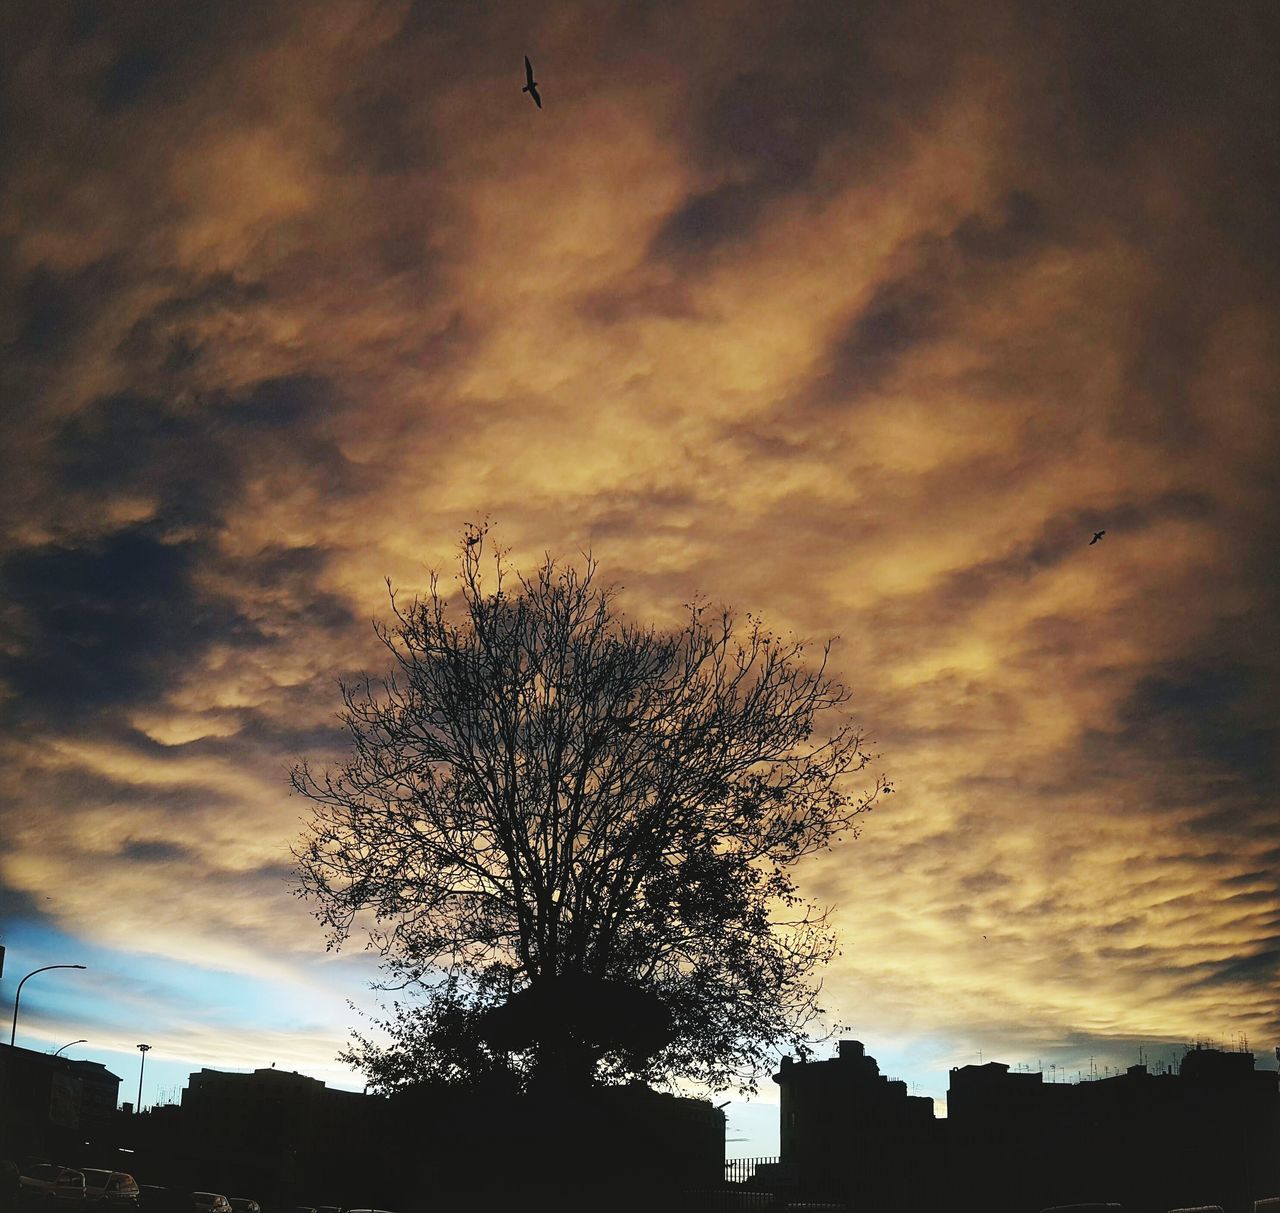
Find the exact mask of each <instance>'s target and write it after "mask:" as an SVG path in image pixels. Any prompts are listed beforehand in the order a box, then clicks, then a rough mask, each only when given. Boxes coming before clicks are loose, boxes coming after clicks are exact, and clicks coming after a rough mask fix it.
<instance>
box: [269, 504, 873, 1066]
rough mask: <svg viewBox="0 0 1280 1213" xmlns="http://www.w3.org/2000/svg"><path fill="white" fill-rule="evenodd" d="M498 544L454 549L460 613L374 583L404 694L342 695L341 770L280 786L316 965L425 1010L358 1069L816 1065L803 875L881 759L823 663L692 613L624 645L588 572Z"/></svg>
mask: <svg viewBox="0 0 1280 1213" xmlns="http://www.w3.org/2000/svg"><path fill="white" fill-rule="evenodd" d="M486 538H487V534H486V530H485V529H484V528H471V529H469V530H468V532H467V533H466V534H465V535H464V536H463V539H462V542H461V543H460V545H459V576H458V578H457V580H458V584H459V590H460V594H461V602H460V604H458V606H457V609H456V610H455V609H453V608H452V607H451V606H450V604H449V603H448V602H447V601H446V599H445V597H444V596H443V594H442V591H441V588H440V585H439V582H438V579H437V577H436V576H433V577H432V580H431V585H430V591H429V593H428V594H427V596H426V597H425V598H424V599H421V600H415V601H414V602H413V603H411V604H410V605H408V606H405V607H402V606H401V605H400V603H399V602H398V601H397V598H396V595H395V592H394V591H392V590H391V587H390V583H388V590H389V592H390V593H391V607H392V614H393V617H394V618H393V621H392V622H391V623H390V624H389V625H386V626H383V625H377V631H378V635H379V638H380V639H381V640H382V642H383V644H384V645H385V646H386V648H387V650H388V652H389V654H390V655H391V657H392V659H393V666H392V671H391V673H390V674H389V675H388V676H387V677H385V678H381V679H370V678H368V677H365V678H364V679H363V680H361V681H359V682H358V683H355V684H351V685H344V686H343V687H342V697H343V702H344V705H345V710H344V712H343V721H344V724H345V727H346V731H347V733H348V735H349V739H350V743H351V756H350V758H349V760H348V761H347V762H346V763H345V765H343V766H342V767H341V768H340V769H337V770H330V771H326V772H324V773H323V774H316V773H314V772H313V771H312V770H311V769H310V768H309V767H308V766H307V765H306V764H305V763H304V764H302V765H300V766H299V767H297V768H295V769H294V771H293V774H292V782H293V786H294V787H295V789H296V790H297V791H299V792H300V793H302V794H303V795H304V796H306V797H308V798H309V799H310V800H311V801H312V802H314V816H313V819H312V821H311V822H310V825H309V827H308V829H307V832H306V834H305V835H304V837H303V839H302V842H301V844H300V845H299V847H298V848H297V850H296V851H295V858H296V859H297V876H298V881H297V891H298V892H299V894H300V895H302V896H304V897H307V898H309V899H311V900H312V901H313V903H314V905H315V907H316V916H317V917H318V918H319V919H320V920H321V921H323V922H324V923H325V924H326V925H327V927H328V929H329V932H330V946H331V947H333V946H338V945H340V944H341V943H342V942H343V941H344V940H345V939H347V938H348V936H349V935H350V933H351V932H352V931H353V930H358V929H364V930H367V931H368V933H369V937H370V941H371V943H372V945H373V946H374V947H376V948H377V949H378V950H379V951H380V952H381V954H382V957H383V961H384V966H385V969H386V970H387V972H388V975H389V979H388V981H386V982H384V983H382V984H381V988H383V989H391V988H397V989H406V988H407V989H409V990H411V991H412V992H413V994H414V997H413V998H412V1000H406V1001H400V1002H396V1003H395V1004H393V1006H392V1008H391V1009H390V1014H389V1017H388V1018H387V1019H386V1020H383V1021H381V1023H382V1026H383V1027H384V1028H385V1029H386V1030H387V1031H388V1032H389V1034H390V1039H389V1042H388V1043H383V1044H378V1043H375V1042H373V1041H371V1040H368V1039H366V1038H363V1037H360V1036H359V1035H357V1036H356V1037H355V1040H356V1044H355V1046H353V1048H351V1049H350V1050H349V1051H348V1052H347V1054H345V1056H346V1058H347V1060H349V1061H352V1062H354V1063H356V1064H357V1065H359V1066H360V1067H361V1068H363V1069H364V1070H365V1072H366V1073H367V1074H368V1075H369V1077H370V1078H371V1080H372V1081H373V1083H374V1084H375V1085H376V1086H378V1087H381V1088H384V1089H385V1088H390V1087H394V1086H397V1085H400V1084H402V1083H405V1082H408V1081H414V1080H423V1079H427V1080H432V1079H434V1080H439V1081H449V1082H458V1081H465V1082H474V1081H477V1080H484V1079H489V1080H493V1079H497V1078H501V1077H502V1076H504V1075H505V1076H506V1077H508V1078H511V1079H515V1080H525V1079H529V1078H530V1077H532V1078H534V1079H541V1080H546V1081H548V1082H550V1081H551V1080H553V1079H554V1080H558V1081H559V1082H561V1083H572V1082H575V1081H577V1082H586V1081H591V1080H601V1081H611V1080H622V1079H629V1078H636V1077H639V1078H646V1079H662V1078H666V1079H670V1078H673V1077H676V1076H683V1077H686V1078H692V1079H696V1080H701V1081H704V1082H706V1083H708V1084H710V1085H712V1086H714V1087H720V1088H723V1087H726V1086H729V1085H733V1084H734V1083H736V1084H737V1085H738V1086H739V1087H741V1088H745V1089H751V1088H753V1086H754V1079H753V1075H754V1074H755V1073H756V1072H757V1071H758V1070H759V1069H760V1067H761V1066H762V1064H764V1063H765V1062H766V1060H767V1059H768V1058H769V1057H770V1056H771V1054H772V1053H774V1052H776V1051H778V1050H783V1049H789V1050H802V1049H803V1047H804V1042H805V1035H806V1029H807V1028H808V1027H809V1026H810V1025H811V1024H812V1021H813V1019H814V1017H815V1015H817V1014H818V1007H817V1004H816V997H817V990H818V985H819V983H818V982H817V981H816V980H815V974H816V971H817V970H818V968H819V967H820V966H821V965H822V964H823V963H824V962H826V961H827V960H828V959H829V958H830V957H831V955H832V954H833V951H834V937H833V934H832V932H831V931H830V929H829V926H828V922H827V913H826V912H825V911H823V912H818V911H816V910H815V909H814V908H813V907H811V906H809V905H807V904H806V903H805V902H804V901H803V899H802V898H801V897H800V896H799V895H798V893H797V891H796V888H795V885H794V883H793V881H792V876H791V869H792V867H793V865H794V864H795V863H796V861H797V860H799V859H800V858H801V857H803V856H805V855H809V854H811V853H813V852H816V851H819V850H822V849H824V848H827V847H828V846H829V845H830V844H831V843H832V842H833V841H834V840H835V839H836V838H837V837H838V836H839V835H840V834H841V832H842V831H846V830H852V831H853V833H855V834H856V830H854V829H853V819H854V818H855V817H856V816H857V815H858V814H860V813H863V812H866V811H867V810H869V809H870V808H871V807H872V804H873V802H874V800H875V798H876V796H877V795H878V794H879V793H880V792H881V791H882V790H884V789H885V788H886V787H887V786H888V785H887V784H885V783H884V781H883V780H882V779H877V780H876V781H875V783H874V787H873V788H872V789H871V791H870V792H869V793H863V794H855V793H852V792H850V790H849V788H848V786H847V784H848V777H849V776H851V775H852V774H853V773H855V772H858V771H861V770H863V769H864V768H865V767H866V765H867V762H868V755H867V754H866V752H865V750H864V739H863V735H862V733H861V732H860V731H859V730H858V729H857V728H856V727H855V726H854V725H853V724H851V723H850V722H849V721H848V720H847V719H845V718H844V716H843V714H842V713H840V712H838V711H835V710H836V709H839V708H840V707H841V705H843V704H844V703H845V702H846V700H847V698H848V692H847V691H846V690H845V688H843V687H842V686H841V685H839V684H838V683H837V682H835V681H834V680H832V679H831V678H829V677H828V676H827V674H826V664H827V656H828V652H829V648H830V646H829V644H828V645H827V646H824V648H823V649H822V654H821V659H820V660H819V662H818V664H817V667H816V669H809V668H806V666H805V665H804V662H803V659H804V647H803V646H802V645H801V644H800V643H797V642H795V641H792V640H787V639H783V638H781V637H779V636H777V635H775V634H773V633H771V632H769V631H767V630H766V629H765V628H764V627H763V626H762V624H761V623H760V622H759V621H758V620H756V619H753V618H752V617H751V616H747V617H746V621H745V623H743V624H739V623H738V622H737V621H736V620H735V618H734V617H733V615H732V614H731V613H729V612H727V611H724V612H720V613H714V612H711V611H709V610H708V608H707V607H706V606H705V605H699V604H695V605H693V606H691V607H690V608H689V618H688V621H687V623H686V624H685V625H684V626H683V627H682V628H681V629H680V630H679V631H675V632H663V631H658V630H654V629H652V628H644V627H639V626H637V625H635V624H633V623H630V622H628V621H626V620H625V619H624V618H622V617H621V616H620V615H619V614H618V613H617V612H616V610H615V605H614V602H615V591H614V590H613V589H611V588H603V587H601V586H600V585H599V584H598V582H597V576H596V572H597V569H596V564H595V562H594V561H593V560H591V559H590V558H588V559H587V561H586V564H585V567H583V568H582V569H577V568H574V567H562V566H561V565H559V564H557V563H556V562H555V561H553V560H552V559H551V558H550V557H548V558H547V559H546V560H545V562H544V563H543V564H542V566H541V567H540V568H539V569H538V570H537V572H536V573H535V574H534V575H533V576H531V577H524V576H522V575H520V574H518V573H516V572H514V571H513V570H512V569H511V567H510V566H509V564H508V562H507V560H506V558H505V555H504V554H503V553H502V552H501V551H499V552H497V553H496V554H495V555H493V556H492V557H491V558H488V559H486V558H485V555H484V552H485V546H486V544H485V541H486ZM485 570H488V573H487V575H486V572H485ZM827 715H830V716H831V717H833V721H832V727H831V728H830V729H828V730H827V731H826V732H823V733H818V732H815V723H816V722H817V718H819V717H820V716H823V717H824V718H825V716H827Z"/></svg>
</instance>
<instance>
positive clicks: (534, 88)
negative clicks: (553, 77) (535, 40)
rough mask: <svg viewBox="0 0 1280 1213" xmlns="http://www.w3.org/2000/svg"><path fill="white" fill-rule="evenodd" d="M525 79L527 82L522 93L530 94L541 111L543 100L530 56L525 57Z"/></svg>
mask: <svg viewBox="0 0 1280 1213" xmlns="http://www.w3.org/2000/svg"><path fill="white" fill-rule="evenodd" d="M524 78H525V80H526V81H527V83H526V84H525V86H524V88H522V89H521V90H520V91H521V92H522V93H528V94H529V96H530V97H532V98H533V100H534V103H535V104H536V105H537V107H538V108H539V109H541V108H542V98H541V97H539V96H538V82H537V81H536V80H535V79H534V78H533V64H532V63H530V62H529V56H528V55H526V56H525V57H524Z"/></svg>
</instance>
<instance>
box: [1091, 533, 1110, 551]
mask: <svg viewBox="0 0 1280 1213" xmlns="http://www.w3.org/2000/svg"><path fill="white" fill-rule="evenodd" d="M1106 533H1107V532H1106V531H1094V532H1093V538H1092V539H1090V540H1089V547H1093V545H1094V544H1095V543H1097V542H1098V540H1099V539H1101V538H1102V537H1103V535H1105V534H1106Z"/></svg>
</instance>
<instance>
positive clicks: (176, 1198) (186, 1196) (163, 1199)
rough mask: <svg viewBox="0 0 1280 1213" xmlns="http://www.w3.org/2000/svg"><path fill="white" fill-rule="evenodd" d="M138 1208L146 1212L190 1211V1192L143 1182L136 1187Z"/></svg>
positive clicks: (169, 1212) (175, 1212) (171, 1212)
mask: <svg viewBox="0 0 1280 1213" xmlns="http://www.w3.org/2000/svg"><path fill="white" fill-rule="evenodd" d="M138 1208H139V1209H144V1210H146V1213H191V1193H190V1192H184V1191H182V1189H181V1188H165V1187H162V1186H160V1185H159V1184H143V1185H142V1186H141V1187H139V1188H138Z"/></svg>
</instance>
